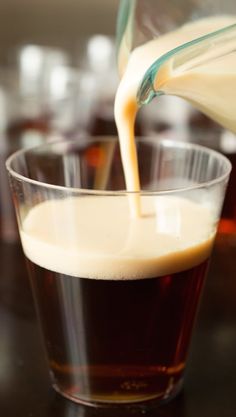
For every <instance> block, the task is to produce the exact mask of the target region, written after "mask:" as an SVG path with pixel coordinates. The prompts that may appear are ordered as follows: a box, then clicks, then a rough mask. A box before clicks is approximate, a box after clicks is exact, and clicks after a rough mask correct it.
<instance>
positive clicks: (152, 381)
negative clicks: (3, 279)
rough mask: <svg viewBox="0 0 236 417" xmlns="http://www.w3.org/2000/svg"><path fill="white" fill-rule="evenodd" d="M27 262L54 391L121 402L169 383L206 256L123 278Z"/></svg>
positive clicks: (179, 368) (175, 378)
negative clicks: (163, 271) (168, 270)
mask: <svg viewBox="0 0 236 417" xmlns="http://www.w3.org/2000/svg"><path fill="white" fill-rule="evenodd" d="M29 267H30V271H31V279H32V286H33V290H34V295H35V299H36V302H37V307H38V312H39V316H40V319H41V325H42V328H43V333H44V338H45V341H46V348H47V352H48V357H49V362H50V368H51V371H52V374H53V380H54V385H55V387H56V388H57V389H58V390H59V391H61V392H64V394H65V395H67V396H68V397H71V398H74V399H77V400H78V399H80V400H83V401H124V402H129V401H142V400H145V399H149V398H154V397H160V398H165V397H168V396H169V395H172V394H173V393H174V392H175V391H176V390H177V388H178V386H180V384H181V380H182V377H183V372H184V368H185V362H186V355H187V351H188V346H189V341H190V337H191V333H192V327H193V323H194V318H195V314H196V310H197V305H198V301H199V296H200V293H201V289H202V285H203V281H204V276H205V272H206V267H207V261H205V262H204V263H203V264H201V265H199V266H197V267H195V268H193V269H190V270H188V271H184V272H181V273H176V274H172V275H167V276H164V277H158V278H149V279H141V280H126V281H114V280H113V281H112V280H111V281H109V280H95V279H85V278H75V277H70V276H67V275H62V274H58V273H54V272H50V271H48V270H46V269H43V268H41V267H39V266H37V265H35V264H33V263H32V262H29Z"/></svg>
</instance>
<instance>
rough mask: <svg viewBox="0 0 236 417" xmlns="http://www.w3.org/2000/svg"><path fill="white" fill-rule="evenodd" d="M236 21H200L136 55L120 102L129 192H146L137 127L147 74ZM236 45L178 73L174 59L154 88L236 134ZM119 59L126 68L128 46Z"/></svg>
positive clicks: (117, 108) (134, 210)
mask: <svg viewBox="0 0 236 417" xmlns="http://www.w3.org/2000/svg"><path fill="white" fill-rule="evenodd" d="M235 23H236V17H235V16H218V17H210V18H204V19H201V20H197V21H195V22H193V23H188V24H186V25H184V26H182V27H180V28H179V29H177V30H175V31H173V32H170V33H167V34H165V35H162V36H160V37H158V38H157V39H154V40H152V41H149V42H147V43H146V44H144V45H142V46H140V47H138V48H136V49H135V50H134V51H133V52H132V53H131V55H130V58H129V61H128V64H127V67H126V69H125V71H124V74H123V76H122V79H121V82H120V85H119V87H118V91H117V94H116V100H115V119H116V123H117V128H118V133H119V139H120V146H121V153H122V161H123V167H124V172H125V178H126V187H127V190H129V191H139V189H140V184H139V175H138V163H137V156H136V147H135V139H134V123H135V117H136V114H137V111H138V107H139V106H138V102H137V93H138V90H139V87H140V83H141V81H142V79H143V77H144V75H145V73H146V71H147V70H148V69H149V67H150V66H151V65H152V64H153V63H154V62H155V61H156V60H157V59H158V58H160V57H162V56H163V55H164V54H166V53H167V52H168V51H171V50H173V49H174V48H177V47H179V46H180V45H183V44H185V43H187V42H190V41H193V40H194V39H196V38H199V37H201V36H204V35H206V34H208V33H210V32H214V31H217V30H220V29H222V28H225V27H228V26H231V25H233V24H235ZM226 40H228V38H227V39H226ZM234 44H236V41H235V40H234V38H233V39H230V40H229V41H228V42H225V43H224V42H223V43H221V44H220V46H219V45H216V47H215V48H214V47H213V48H211V50H210V51H206V53H205V55H204V54H203V59H202V62H200V64H199V65H197V66H195V65H194V64H192V61H191V64H192V66H191V65H190V66H189V67H188V65H186V64H185V66H184V65H182V67H181V66H180V69H176V70H175V69H173V68H172V66H171V61H170V63H168V62H167V64H166V65H163V68H161V69H160V71H159V72H158V74H157V76H156V79H155V80H154V86H153V88H154V90H155V91H158V90H160V91H161V93H163V94H172V95H176V96H179V97H183V98H185V99H186V100H188V101H189V102H191V103H192V104H193V105H194V106H195V107H196V108H198V109H199V110H201V111H203V112H204V113H205V114H207V115H208V116H210V117H211V118H213V119H214V120H216V121H218V122H219V123H220V124H221V125H222V126H224V127H226V128H228V129H230V130H232V131H236V118H235V111H234V105H235V96H236V54H235V53H234V52H231V53H229V50H233V45H234ZM217 48H218V49H217ZM219 48H220V50H219ZM230 48H231V49H230ZM119 61H120V65H119V66H120V68H124V62H123V56H122V46H121V51H120V55H119ZM157 105H158V104H157ZM131 209H132V213H133V215H134V216H135V215H137V214H138V213H139V212H140V207H139V206H138V203H137V202H136V203H133V204H131Z"/></svg>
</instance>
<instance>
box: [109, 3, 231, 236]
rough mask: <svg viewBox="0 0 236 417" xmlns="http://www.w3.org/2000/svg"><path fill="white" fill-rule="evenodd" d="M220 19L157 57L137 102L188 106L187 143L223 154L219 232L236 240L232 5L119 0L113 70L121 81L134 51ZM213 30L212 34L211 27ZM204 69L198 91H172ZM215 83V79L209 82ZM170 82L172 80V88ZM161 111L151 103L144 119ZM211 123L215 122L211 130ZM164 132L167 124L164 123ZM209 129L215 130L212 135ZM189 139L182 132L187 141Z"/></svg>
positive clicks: (193, 87) (195, 86) (194, 85)
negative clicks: (226, 163)
mask: <svg viewBox="0 0 236 417" xmlns="http://www.w3.org/2000/svg"><path fill="white" fill-rule="evenodd" d="M219 17H221V18H222V25H216V27H215V29H216V30H211V31H207V30H206V31H205V32H204V31H202V32H201V36H197V35H196V37H194V36H192V39H191V41H189V42H183V43H180V44H178V46H177V47H174V48H170V49H167V50H166V51H165V53H164V54H162V55H160V56H156V59H155V60H154V62H153V63H152V65H150V66H149V67H148V68H147V71H146V72H145V74H144V76H143V77H142V79H141V80H140V84H139V88H138V91H137V102H138V104H139V106H142V105H144V104H148V103H149V102H150V101H151V100H152V99H153V98H154V97H155V96H158V97H160V96H163V97H162V98H159V100H163V99H164V100H167V99H171V97H170V96H178V97H180V98H184V99H186V100H187V101H188V102H189V103H190V104H191V105H193V107H191V120H190V117H189V119H188V128H189V127H191V129H192V127H194V128H195V136H194V139H193V138H192V137H191V138H190V140H191V141H196V142H198V143H201V144H204V145H207V146H210V147H213V148H215V149H217V150H219V151H221V152H223V153H225V154H226V155H227V156H228V157H229V158H230V160H231V162H232V164H233V172H232V175H231V180H230V184H229V191H228V194H227V198H226V203H225V207H224V210H223V220H222V222H221V225H220V230H222V231H223V232H226V233H228V232H229V233H232V231H233V233H235V235H236V196H235V198H234V195H235V191H234V190H235V184H236V138H235V133H236V115H235V110H234V108H235V102H236V98H235V97H236V7H235V2H234V1H233V0H225V1H222V0H166V1H165V2H163V1H162V0H121V2H120V9H119V14H118V22H117V47H118V67H119V71H120V74H121V75H122V74H123V73H124V72H125V70H126V68H127V63H128V60H129V57H130V55H131V53H132V52H133V50H134V49H136V48H137V47H139V46H141V45H143V44H145V43H146V42H149V41H151V40H154V39H161V37H162V36H163V35H164V36H165V35H166V34H168V33H171V32H172V33H176V32H175V31H178V30H179V28H181V27H186V26H187V25H189V24H192V23H193V22H195V21H196V22H197V21H200V20H201V19H208V18H216V19H218V18H219ZM224 18H226V19H225V20H224ZM227 18H229V19H228V20H227ZM225 23H226V24H225ZM227 23H229V24H227ZM212 27H213V29H214V25H213V26H212ZM136 50H137V49H136ZM206 68H210V73H209V74H208V75H209V77H208V80H207V84H206V82H205V84H204V82H201V84H200V86H199V83H198V84H197V83H196V82H195V81H194V82H193V83H192V84H191V85H189V84H188V83H186V82H185V83H184V82H183V83H182V84H181V88H179V89H177V88H176V84H175V82H174V81H175V80H177V77H182V78H183V80H184V79H185V81H186V79H187V77H186V75H189V74H192V73H193V72H194V71H195V74H196V73H198V74H199V73H201V74H203V73H204V70H205V69H206ZM166 74H167V75H168V76H169V74H171V77H169V78H168V77H167V78H168V82H165V81H166V79H167V78H166ZM226 75H227V77H226ZM214 77H217V78H216V79H214ZM170 78H172V81H171V82H170ZM190 87H191V88H190ZM206 87H207V88H206ZM190 93H191V94H192V97H191V94H190ZM193 93H194V94H193ZM173 99H174V98H173ZM167 102H168V100H167ZM162 103H163V101H162ZM212 103H213V107H214V111H213V108H212ZM175 104H176V102H175V101H174V106H172V107H171V110H169V109H167V112H169V114H172V115H173V114H174V113H176V114H178V104H179V102H178V101H177V106H175ZM180 104H181V103H180ZM161 106H162V105H161ZM161 106H158V102H156V103H155V107H154V106H151V108H147V110H146V114H147V115H148V114H151V112H152V114H154V115H157V113H158V111H159V110H160V107H161ZM163 107H164V106H162V110H163ZM153 110H154V111H153ZM198 110H200V112H201V113H199V112H198ZM144 111H145V109H144ZM154 117H155V118H157V117H156V116H154ZM176 117H178V115H177V116H176ZM208 117H210V119H208ZM199 120H200V122H199ZM211 120H214V121H215V122H216V124H214V123H213V122H211ZM162 124H163V123H162ZM219 125H220V126H222V127H219ZM165 126H166V123H164V127H165ZM167 126H168V125H167ZM199 127H200V128H199ZM223 128H226V130H225V129H223ZM213 129H215V131H214V132H213ZM216 131H217V135H216V134H215V132H216ZM158 132H159V130H158ZM196 132H197V135H196ZM232 132H233V133H232ZM185 133H186V129H185ZM206 133H207V134H206ZM145 134H146V132H145ZM181 135H182V132H181ZM188 135H189V133H188V130H187V135H186V136H188ZM175 138H176V135H175ZM221 226H222V227H221Z"/></svg>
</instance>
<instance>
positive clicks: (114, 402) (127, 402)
mask: <svg viewBox="0 0 236 417" xmlns="http://www.w3.org/2000/svg"><path fill="white" fill-rule="evenodd" d="M52 386H53V388H54V390H55V391H56V392H57V393H59V394H60V395H62V396H63V397H65V398H66V399H68V400H71V401H73V402H75V403H77V404H82V405H87V406H90V407H100V408H115V407H119V408H120V407H122V406H123V407H124V408H126V407H128V408H130V407H131V408H132V409H133V408H136V407H140V406H147V407H156V406H159V405H163V404H166V403H168V402H170V401H171V400H173V399H174V398H175V397H176V396H177V395H178V394H179V393H180V391H181V390H182V388H183V378H182V379H180V380H179V381H178V383H176V384H175V385H174V386H172V387H171V389H167V390H166V391H165V392H161V393H156V394H155V395H151V396H148V395H146V396H140V397H138V396H137V397H136V398H135V397H134V396H130V397H128V396H127V397H126V398H125V399H124V397H119V396H114V395H113V396H110V398H109V397H106V398H105V396H104V397H99V396H91V397H88V396H86V397H83V396H79V395H73V394H72V393H71V392H67V391H62V390H61V389H60V387H58V385H57V384H55V383H54V384H53V385H52Z"/></svg>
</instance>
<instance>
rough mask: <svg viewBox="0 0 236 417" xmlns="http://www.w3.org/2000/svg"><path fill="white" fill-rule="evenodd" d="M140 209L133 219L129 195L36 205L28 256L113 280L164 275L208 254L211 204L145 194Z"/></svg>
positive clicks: (27, 224)
mask: <svg viewBox="0 0 236 417" xmlns="http://www.w3.org/2000/svg"><path fill="white" fill-rule="evenodd" d="M142 210H143V213H142V217H139V218H136V219H133V220H131V219H130V211H129V202H128V198H127V197H126V196H123V197H122V196H119V197H85V196H83V197H77V198H67V199H65V200H51V201H48V202H44V203H41V204H38V205H37V206H35V207H34V208H33V209H32V210H31V211H30V212H29V213H28V215H27V216H26V218H25V220H24V222H23V224H22V228H21V231H20V233H21V239H22V244H23V249H24V252H25V255H26V256H27V257H28V258H29V259H30V260H31V261H32V262H34V263H36V264H38V265H39V266H41V267H43V268H46V269H49V270H51V271H56V272H59V273H62V274H67V275H72V276H79V277H84V278H93V279H114V280H115V279H119V280H121V279H141V278H148V277H157V276H163V275H167V274H171V273H174V272H178V271H182V270H186V269H188V268H191V267H194V266H196V265H199V264H200V263H201V262H203V261H204V260H206V259H207V258H208V256H209V255H210V251H211V248H212V243H213V239H214V234H215V225H214V223H213V216H212V213H211V211H210V210H209V208H207V207H204V206H200V205H198V204H196V203H193V202H190V201H188V200H185V199H182V198H177V197H160V196H159V197H148V196H146V197H142ZM195 219H196V220H197V221H195Z"/></svg>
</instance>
